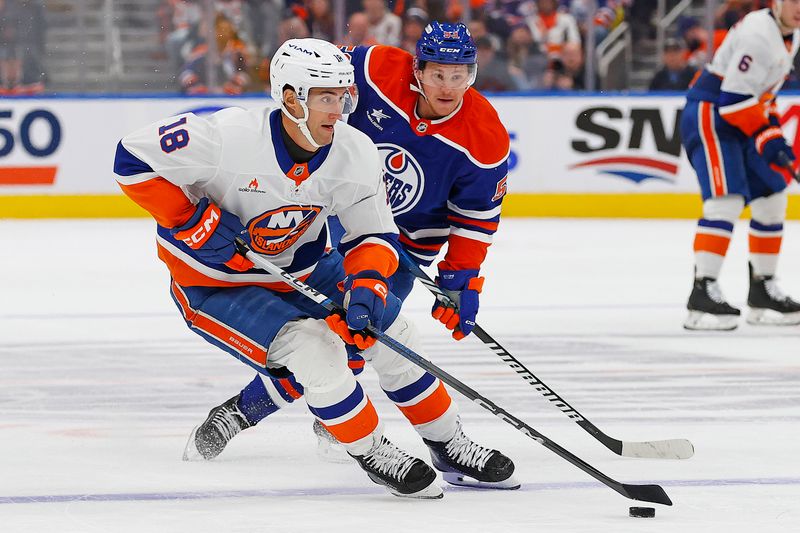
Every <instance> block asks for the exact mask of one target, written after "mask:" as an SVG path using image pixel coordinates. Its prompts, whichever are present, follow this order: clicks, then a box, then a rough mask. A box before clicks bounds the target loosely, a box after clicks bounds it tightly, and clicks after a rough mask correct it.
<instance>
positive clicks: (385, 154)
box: [377, 143, 425, 216]
mask: <svg viewBox="0 0 800 533" xmlns="http://www.w3.org/2000/svg"><path fill="white" fill-rule="evenodd" d="M377 147H378V153H379V154H380V156H381V162H382V163H383V168H384V170H385V173H384V175H383V179H384V181H385V182H386V194H387V196H388V198H389V205H391V207H392V213H393V214H394V215H395V216H397V215H401V214H403V213H406V212H408V211H410V210H411V209H412V208H413V207H414V206H415V205H417V202H419V199H420V198H421V197H422V191H423V190H424V188H425V174H424V172H423V171H422V166H421V165H420V164H419V163H418V162H417V160H416V159H414V156H412V155H411V154H410V153H408V152H407V151H406V150H404V149H403V148H401V147H399V146H397V145H396V144H390V143H379V144H378V145H377Z"/></svg>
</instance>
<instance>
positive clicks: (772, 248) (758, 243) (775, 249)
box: [749, 234, 783, 254]
mask: <svg viewBox="0 0 800 533" xmlns="http://www.w3.org/2000/svg"><path fill="white" fill-rule="evenodd" d="M782 240H783V239H782V237H757V236H755V235H752V234H751V235H750V240H749V243H750V252H752V253H754V254H777V253H780V251H781V241H782Z"/></svg>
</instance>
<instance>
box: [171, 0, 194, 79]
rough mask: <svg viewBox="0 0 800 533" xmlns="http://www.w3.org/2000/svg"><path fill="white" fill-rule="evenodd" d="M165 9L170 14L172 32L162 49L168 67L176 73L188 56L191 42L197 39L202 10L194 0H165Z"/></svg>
mask: <svg viewBox="0 0 800 533" xmlns="http://www.w3.org/2000/svg"><path fill="white" fill-rule="evenodd" d="M167 9H168V11H169V12H170V13H171V18H172V31H171V32H170V33H169V34H168V35H167V37H166V40H165V42H164V48H165V49H166V52H167V58H168V59H169V63H170V66H171V67H172V68H173V69H174V71H175V72H177V71H178V69H179V68H180V67H181V65H182V64H183V63H184V61H185V60H186V58H187V56H188V53H189V51H190V49H191V41H192V40H193V39H194V40H196V39H197V33H198V31H199V27H200V22H201V20H202V18H203V10H202V8H201V6H200V4H198V3H197V1H196V0H167Z"/></svg>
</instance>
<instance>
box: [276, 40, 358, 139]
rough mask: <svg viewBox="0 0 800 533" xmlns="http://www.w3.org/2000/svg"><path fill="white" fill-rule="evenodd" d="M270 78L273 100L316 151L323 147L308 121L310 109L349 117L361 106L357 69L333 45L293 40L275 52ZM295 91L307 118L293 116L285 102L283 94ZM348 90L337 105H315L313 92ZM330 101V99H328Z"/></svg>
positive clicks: (326, 103)
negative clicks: (311, 92)
mask: <svg viewBox="0 0 800 533" xmlns="http://www.w3.org/2000/svg"><path fill="white" fill-rule="evenodd" d="M269 78H270V85H271V95H272V98H273V100H275V101H276V102H278V103H280V105H281V109H282V110H283V113H284V115H286V116H287V117H288V118H289V119H290V120H292V121H293V122H295V123H296V124H297V125H298V126H299V127H300V131H301V132H302V133H303V135H304V136H305V137H306V139H307V140H308V141H309V142H310V143H311V144H312V145H313V146H315V147H317V148H319V147H320V145H319V144H317V142H316V141H315V140H314V138H313V137H312V136H311V133H310V132H309V130H308V126H307V125H306V121H307V120H308V109H309V108H310V109H317V110H320V111H325V112H331V113H339V114H345V115H346V114H348V113H351V112H353V111H354V110H355V108H356V105H357V104H358V92H357V91H356V86H355V85H354V84H355V69H354V68H353V65H352V64H351V63H350V61H349V60H348V59H347V57H346V56H345V55H344V54H343V53H342V52H341V51H340V50H339V49H338V48H337V47H336V46H334V45H333V44H331V43H329V42H327V41H322V40H320V39H289V40H288V41H286V42H284V43H283V44H282V45H281V46H280V48H278V50H277V51H276V52H275V55H274V56H273V57H272V62H271V63H270V70H269ZM287 86H289V87H291V88H292V89H293V90H294V92H295V94H297V99H298V101H299V102H300V106H301V107H302V109H303V117H302V118H297V117H295V116H293V115H292V114H291V113H290V112H289V110H288V109H287V108H286V106H285V105H284V102H283V91H284V88H286V87H287ZM340 87H341V88H345V89H347V90H346V91H345V93H344V95H343V97H342V98H341V99H339V100H337V101H334V102H331V101H324V100H320V101H315V100H314V99H313V98H312V99H309V92H310V90H311V89H313V88H340ZM328 100H330V99H328Z"/></svg>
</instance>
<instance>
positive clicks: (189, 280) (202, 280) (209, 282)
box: [156, 243, 310, 292]
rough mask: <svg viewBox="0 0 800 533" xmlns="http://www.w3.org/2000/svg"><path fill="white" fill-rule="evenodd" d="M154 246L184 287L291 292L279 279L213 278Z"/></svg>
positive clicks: (173, 276)
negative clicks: (238, 280)
mask: <svg viewBox="0 0 800 533" xmlns="http://www.w3.org/2000/svg"><path fill="white" fill-rule="evenodd" d="M156 247H157V248H158V258H159V259H161V260H162V261H164V263H166V265H167V268H168V269H169V273H170V275H171V276H172V279H174V280H175V281H176V282H177V283H178V284H179V285H183V286H184V287H243V286H246V285H257V286H259V287H264V288H265V289H269V290H271V291H275V292H291V291H293V290H294V289H293V288H292V287H291V286H290V285H288V284H286V283H283V282H280V281H276V282H275V283H257V282H252V281H243V282H241V283H239V282H231V281H221V280H218V279H214V278H211V277H209V276H206V275H205V274H202V273H200V272H198V271H197V270H195V269H193V268H192V267H190V266H189V265H187V264H186V263H184V262H183V261H181V260H180V259H178V258H177V257H175V256H174V255H172V254H171V253H170V252H169V250H167V249H166V248H164V247H163V246H161V245H160V244H158V243H156ZM308 276H310V274H306V275H304V276H300V277H299V279H300V280H301V281H305V280H306V279H307V278H308Z"/></svg>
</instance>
